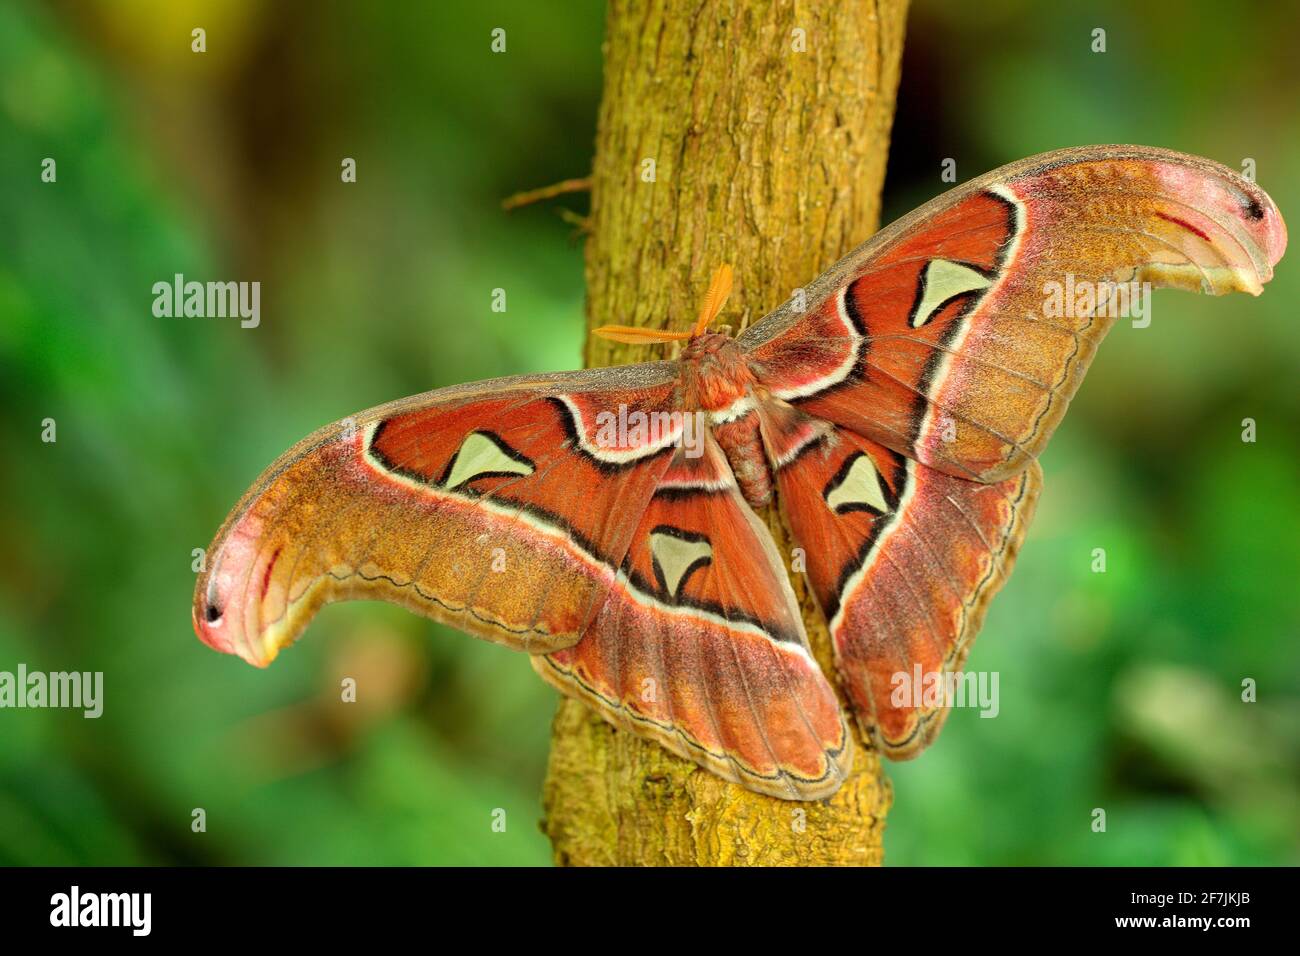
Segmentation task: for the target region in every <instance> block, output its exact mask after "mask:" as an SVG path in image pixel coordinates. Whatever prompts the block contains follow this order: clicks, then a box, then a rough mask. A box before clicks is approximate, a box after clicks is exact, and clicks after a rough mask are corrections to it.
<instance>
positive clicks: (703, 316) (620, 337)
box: [591, 262, 732, 345]
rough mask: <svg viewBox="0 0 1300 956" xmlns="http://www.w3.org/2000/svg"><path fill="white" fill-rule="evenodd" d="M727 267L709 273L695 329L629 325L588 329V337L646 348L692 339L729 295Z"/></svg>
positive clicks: (728, 266)
mask: <svg viewBox="0 0 1300 956" xmlns="http://www.w3.org/2000/svg"><path fill="white" fill-rule="evenodd" d="M731 280H732V271H731V266H730V265H728V264H727V263H725V262H724V263H723V264H722V265H720V266H718V271H717V272H715V273H713V280H712V281H711V282H710V283H709V290H708V291H707V292H705V293H704V301H703V302H702V303H701V304H700V317H699V319H697V320H696V322H695V327H694V328H692V329H691V331H689V332H669V331H668V330H667V329H641V328H637V327H636V326H633V325H602V326H601V327H600V328H598V329H592V330H591V334H592V335H599V336H600V337H601V338H602V339H610V340H611V341H614V342H626V343H628V344H630V345H649V344H652V343H654V342H680V341H683V340H684V339H693V338H695V336H697V335H699V334H700V333H701V332H703V331H704V330H705V329H707V328H708V327H709V323H711V322H712V321H713V320H714V319H716V318H717V317H718V313H719V312H721V311H722V307H723V306H724V305H726V303H727V298H728V297H729V296H730V295H731Z"/></svg>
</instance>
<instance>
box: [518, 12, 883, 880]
mask: <svg viewBox="0 0 1300 956" xmlns="http://www.w3.org/2000/svg"><path fill="white" fill-rule="evenodd" d="M905 15H906V2H905V0H878V2H877V3H875V4H872V3H869V2H835V0H816V2H811V0H808V2H798V3H792V2H774V0H612V2H611V4H610V7H609V12H608V19H607V24H606V40H605V91H604V99H603V102H602V104H601V110H600V119H599V128H598V133H597V143H596V157H595V164H594V168H593V176H592V214H591V235H590V238H589V240H588V242H587V247H586V278H587V289H588V297H587V317H588V321H589V324H590V325H591V326H595V325H599V324H604V323H623V324H631V325H639V326H646V327H656V328H673V329H681V328H685V327H687V326H688V325H689V324H690V322H691V319H692V318H693V316H694V315H695V311H696V309H697V307H698V304H699V297H700V296H701V295H702V293H703V290H704V287H705V286H706V285H707V284H708V281H709V277H710V274H711V273H712V271H713V269H714V268H715V267H716V266H717V265H718V264H720V263H722V262H730V263H732V264H733V265H734V266H735V271H736V291H735V293H734V294H733V296H732V299H731V301H730V303H729V305H728V307H727V309H726V311H725V312H724V313H723V317H722V319H721V320H720V321H721V322H722V323H729V324H732V325H733V326H737V325H739V326H743V325H745V324H748V323H749V322H752V321H756V320H757V319H758V318H760V317H762V316H763V315H764V314H766V313H767V312H768V311H770V310H771V309H772V308H774V307H775V306H777V305H779V304H780V303H781V302H783V301H784V300H785V299H786V298H788V297H789V296H790V295H791V293H792V292H793V290H794V289H795V288H796V287H798V286H800V285H802V284H803V283H806V282H808V281H809V280H811V279H812V278H813V277H815V276H816V275H818V273H820V272H821V271H823V270H824V269H825V268H826V267H827V266H828V265H830V264H831V263H833V262H834V261H835V260H837V259H838V258H839V257H840V256H841V255H843V254H844V253H845V252H847V251H848V250H849V249H850V248H852V247H853V246H854V245H856V244H857V243H859V242H861V241H862V240H863V239H865V238H867V236H868V235H870V234H871V232H872V231H874V230H875V228H876V226H877V224H878V222H877V220H878V216H879V195H880V188H881V185H882V182H883V179H884V173H885V159H886V153H887V147H888V139H889V128H890V123H891V120H892V116H893V108H894V95H895V91H896V89H897V84H898V72H899V62H900V59H901V54H902V43H903V27H904V21H905ZM800 31H802V32H800ZM801 45H802V50H801V49H800V46H801ZM646 160H653V162H654V170H653V172H654V180H653V181H652V182H649V181H646V174H647V171H648V169H649V167H648V165H647V164H646V163H645V161H646ZM663 348H665V347H664V346H654V347H644V346H641V347H638V346H627V345H619V344H616V343H612V342H608V341H604V340H598V339H593V340H592V341H591V342H590V344H589V347H588V349H587V353H586V360H587V363H588V364H589V365H614V364H621V363H625V362H636V361H646V360H648V359H651V358H659V357H662V353H661V351H660V350H662V349H663ZM766 518H767V523H768V525H769V526H770V527H771V528H772V529H773V532H774V534H775V536H776V538H777V541H778V544H779V546H780V547H781V549H782V551H783V553H785V554H787V555H788V545H789V542H788V535H787V534H786V532H785V529H784V528H783V527H782V525H781V522H780V519H779V517H778V516H777V515H776V514H775V512H770V513H769V514H768V515H767V516H766ZM795 586H796V592H797V593H798V594H799V596H800V600H801V602H802V603H803V605H804V611H805V615H804V616H805V621H806V623H807V627H808V634H809V638H810V640H811V641H812V642H813V647H814V651H815V653H816V655H817V657H818V660H819V661H820V662H821V664H822V666H823V668H824V669H826V671H827V673H833V669H832V668H831V666H830V654H829V646H828V638H827V634H826V628H825V624H824V622H823V621H822V620H821V618H820V616H819V615H818V613H817V612H816V610H815V609H814V608H813V606H812V603H811V599H810V597H809V596H808V594H807V592H806V589H805V588H804V587H803V583H802V581H801V580H796V581H795ZM859 744H860V746H859V747H858V748H857V749H858V757H857V760H856V762H855V765H854V772H853V776H852V777H851V778H850V779H849V781H848V782H847V783H846V784H845V785H844V786H843V787H842V788H841V790H840V791H839V793H837V794H836V795H835V797H833V798H832V799H830V800H827V801H822V802H819V803H809V804H804V803H790V802H787V801H782V800H776V799H772V798H769V797H764V796H760V795H758V794H754V793H750V792H748V791H746V790H743V789H742V788H740V787H739V786H737V785H735V784H731V783H727V782H725V781H723V780H721V779H719V778H717V777H715V776H713V775H712V774H709V773H707V772H705V771H703V770H699V769H697V768H696V767H695V765H694V764H692V763H689V762H687V761H685V760H683V759H681V758H678V757H675V756H673V755H672V754H669V753H668V752H667V751H665V750H664V749H663V748H662V747H660V746H659V745H657V744H653V743H649V742H646V741H643V740H641V739H639V738H637V737H634V736H632V735H631V734H628V733H625V732H623V731H618V730H615V729H614V728H612V727H611V726H610V725H608V724H606V723H605V722H604V721H603V720H601V719H600V717H598V716H597V715H596V714H595V713H594V712H593V711H591V710H590V709H589V708H588V707H587V706H586V705H584V704H582V703H579V702H576V701H571V700H565V701H563V702H562V703H561V705H560V708H559V712H558V713H557V715H556V718H555V725H554V729H553V736H552V742H551V757H550V765H549V769H548V774H547V781H546V786H545V793H544V805H545V812H546V816H545V821H544V824H543V827H544V829H545V831H546V833H547V834H548V836H549V837H550V838H551V841H552V844H553V846H554V849H555V859H556V862H558V863H561V864H573V865H584V864H615V865H652V864H659V865H664V864H667V865H674V864H675V865H693V864H704V865H732V864H804V865H828V864H879V863H881V862H882V856H883V853H882V849H881V837H882V833H883V829H884V817H885V813H886V810H887V809H888V806H889V802H890V789H889V783H888V780H887V779H886V778H885V777H884V775H883V774H882V772H881V768H880V763H879V761H878V759H877V757H876V755H875V754H874V753H872V752H870V751H869V750H868V748H867V746H866V745H865V744H864V743H862V741H861V740H859Z"/></svg>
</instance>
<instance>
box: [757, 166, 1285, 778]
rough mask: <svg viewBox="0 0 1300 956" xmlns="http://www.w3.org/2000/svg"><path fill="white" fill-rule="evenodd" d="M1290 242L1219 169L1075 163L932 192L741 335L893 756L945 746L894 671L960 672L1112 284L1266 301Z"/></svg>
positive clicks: (794, 523)
mask: <svg viewBox="0 0 1300 956" xmlns="http://www.w3.org/2000/svg"><path fill="white" fill-rule="evenodd" d="M1285 247H1286V228H1285V226H1284V225H1283V223H1282V219H1281V216H1280V215H1279V214H1278V211H1277V208H1276V207H1275V206H1274V205H1273V203H1272V201H1271V200H1270V199H1269V198H1268V196H1267V195H1265V193H1264V192H1263V191H1262V190H1261V189H1259V187H1257V186H1255V185H1254V184H1253V183H1249V182H1246V181H1245V180H1243V179H1242V178H1241V177H1240V176H1237V175H1236V174H1235V173H1233V172H1232V171H1230V170H1228V169H1226V168H1224V167H1222V166H1219V165H1218V164H1215V163H1211V162H1209V161H1207V160H1202V159H1197V158H1195V157H1190V156H1183V155H1180V154H1177V153H1171V152H1168V151H1164V150H1154V149H1148V148H1145V147H1133V146H1115V147H1091V148H1087V149H1078V150H1064V151H1061V152H1058V153H1050V154H1047V155H1044V156H1038V157H1034V158H1032V159H1028V160H1025V161H1023V162H1020V163H1016V164H1014V165H1012V166H1008V167H1005V168H1003V169H1000V170H996V171H994V172H992V173H989V174H988V175H987V176H983V177H980V178H979V179H977V180H975V181H973V182H972V183H970V184H968V185H966V186H963V187H960V188H958V189H955V190H953V191H951V192H949V193H947V194H945V195H943V196H940V197H939V198H937V199H935V200H934V201H933V202H931V203H928V204H927V205H926V206H923V207H922V208H921V209H919V210H917V211H916V212H914V213H913V214H911V215H909V216H907V217H905V218H904V219H902V220H900V221H899V222H897V223H895V224H894V225H892V226H890V227H889V228H888V229H885V230H884V231H882V232H881V233H879V234H878V235H877V236H876V237H875V238H873V239H872V240H871V241H870V242H868V243H866V244H865V245H864V246H862V247H861V248H859V249H857V250H855V251H854V252H853V253H851V254H850V255H849V256H847V257H846V258H845V259H844V260H843V261H842V262H840V263H839V264H837V265H836V266H834V267H833V268H832V269H831V270H830V271H829V272H827V273H826V274H825V275H824V276H822V277H821V278H819V279H818V280H817V281H816V282H814V283H813V284H812V285H810V286H809V287H808V289H807V290H805V291H804V292H803V293H802V294H800V295H797V296H796V297H795V298H794V299H792V300H791V301H790V302H788V303H786V305H784V306H783V307H782V308H781V309H779V310H778V311H777V312H775V313H773V314H772V315H771V316H769V317H767V318H766V319H764V320H763V321H762V322H760V323H759V324H758V325H756V326H754V327H753V328H752V329H750V330H749V331H747V332H746V333H745V334H744V335H743V336H742V337H741V338H740V340H739V342H740V344H741V345H742V347H744V348H745V349H746V350H747V351H748V353H749V355H750V361H751V368H752V370H753V371H754V373H755V376H756V377H757V378H758V379H759V381H760V382H761V385H762V388H761V390H760V392H761V394H760V396H759V397H760V399H761V402H760V408H761V413H762V416H763V435H764V441H765V444H766V445H767V451H768V456H769V459H770V460H771V462H772V465H773V469H774V470H775V471H776V472H777V487H778V494H779V497H780V500H781V506H782V509H783V511H784V513H785V515H786V518H787V520H788V521H789V523H790V525H791V527H792V529H793V531H794V536H795V539H796V541H797V543H798V544H799V546H800V547H801V548H802V549H803V550H804V552H805V554H806V561H807V568H808V574H809V577H810V579H811V583H812V586H813V589H814V591H815V592H816V594H817V595H818V598H819V600H820V601H821V602H822V606H823V608H824V609H825V610H826V613H827V615H828V617H829V620H830V624H831V629H832V632H833V636H834V643H835V649H836V654H837V658H838V662H839V669H840V676H841V679H842V682H843V685H844V689H845V691H846V693H847V694H848V695H849V697H850V698H851V700H852V701H853V703H854V706H855V710H856V712H857V714H858V716H859V718H860V719H861V720H862V721H863V722H864V723H865V724H866V725H867V726H868V728H869V729H871V731H872V733H873V736H874V737H875V739H876V742H877V744H878V745H879V746H880V747H881V748H882V749H883V750H884V751H885V752H886V753H889V754H891V755H894V756H910V755H912V754H914V753H916V752H918V751H919V750H920V749H921V748H922V747H924V746H925V744H926V743H928V742H929V740H930V739H931V738H932V737H933V736H934V734H935V733H936V732H937V731H938V728H939V725H940V723H941V721H942V714H943V711H942V710H940V711H937V712H936V711H934V710H933V708H932V707H927V706H926V705H925V703H924V700H921V701H920V706H915V705H911V706H906V705H899V704H898V703H896V700H897V699H896V698H895V697H894V695H893V691H894V690H895V689H897V688H896V686H895V676H896V675H912V674H914V673H915V670H916V665H918V664H919V665H920V668H921V671H922V675H923V678H924V679H926V680H929V679H930V678H931V676H932V675H939V676H941V675H942V674H944V673H946V672H948V671H951V670H953V669H955V668H959V667H960V666H961V664H962V661H963V660H964V658H965V654H966V652H967V650H968V648H969V646H970V642H971V640H972V639H973V637H974V635H975V632H976V630H978V628H979V625H980V621H981V619H982V617H983V612H984V607H985V605H986V604H987V602H988V600H989V598H990V596H991V595H992V594H993V592H994V591H995V590H996V589H997V587H998V586H999V585H1000V583H1001V582H1002V580H1003V579H1004V578H1005V577H1006V575H1007V573H1008V571H1009V569H1010V565H1011V561H1012V558H1013V557H1014V555H1015V552H1016V549H1017V547H1018V546H1019V542H1020V540H1021V538H1022V536H1023V534H1024V531H1025V526H1026V524H1027V522H1028V520H1029V516H1030V513H1031V511H1032V505H1033V501H1034V498H1035V496H1036V493H1037V489H1038V485H1039V483H1040V475H1039V471H1038V468H1037V465H1036V464H1035V458H1036V456H1037V455H1038V453H1039V452H1040V451H1041V450H1042V448H1043V446H1044V445H1045V443H1046V442H1047V440H1048V438H1049V437H1050V435H1051V433H1052V430H1053V429H1054V428H1055V427H1056V425H1057V423H1058V422H1059V421H1060V419H1061V416H1062V415H1063V414H1064V412H1065V409H1066V406H1067V405H1068V403H1069V400H1070V398H1071V396H1072V395H1073V394H1074V392H1075V389H1076V388H1077V387H1078V385H1079V382H1080V381H1081V379H1082V377H1083V375H1084V372H1085V371H1086V370H1087V367H1088V364H1089V362H1090V361H1091V359H1092V356H1093V353H1094V352H1095V350H1096V348H1097V345H1098V343H1099V342H1100V340H1101V338H1102V336H1103V335H1104V334H1105V332H1106V330H1107V329H1108V328H1109V327H1110V325H1111V324H1112V323H1113V321H1114V312H1113V310H1112V309H1099V308H1098V307H1097V304H1098V301H1099V298H1098V296H1097V295H1096V293H1097V292H1098V291H1101V290H1103V289H1104V288H1105V287H1104V285H1103V283H1105V282H1128V281H1130V280H1136V281H1138V282H1150V283H1151V284H1153V285H1168V286H1176V287H1181V288H1189V289H1199V290H1200V291H1204V292H1208V293H1212V294H1220V293H1224V292H1229V291H1232V290H1241V291H1246V292H1251V293H1255V294H1258V293H1259V291H1260V290H1261V288H1262V285H1263V283H1264V282H1266V281H1268V279H1269V278H1270V277H1271V276H1272V272H1273V265H1274V264H1275V263H1276V262H1277V261H1278V259H1279V258H1281V255H1282V252H1283V250H1284V249H1285ZM1089 287H1090V288H1091V289H1092V290H1093V292H1094V296H1093V300H1092V302H1091V304H1089V302H1088V300H1087V298H1086V297H1082V298H1080V297H1072V298H1071V300H1070V301H1069V303H1068V308H1067V307H1066V305H1067V304H1066V302H1064V301H1063V299H1064V295H1065V292H1064V290H1065V289H1087V288H1089ZM1058 290H1059V292H1060V295H1057V291H1058ZM1100 301H1101V302H1104V303H1106V304H1107V305H1113V304H1114V302H1113V301H1111V300H1108V299H1107V298H1105V297H1102V298H1101V299H1100ZM1054 305H1055V306H1056V308H1053V306H1054ZM1062 313H1064V314H1062ZM855 456H856V457H855ZM855 463H856V464H855ZM846 482H847V484H846ZM877 485H878V487H877ZM850 492H851V494H850ZM832 496H834V500H831V498H832ZM846 496H847V497H846ZM854 496H856V497H854ZM845 502H848V504H847V505H846V504H845Z"/></svg>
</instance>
